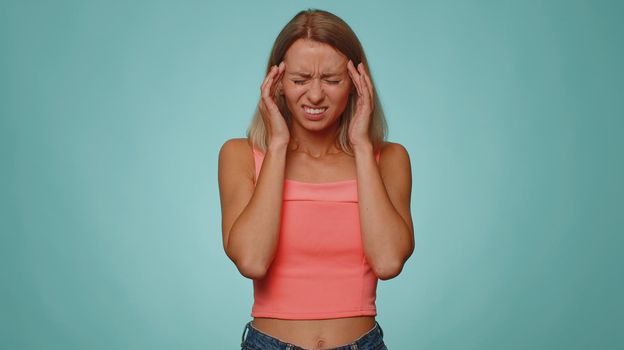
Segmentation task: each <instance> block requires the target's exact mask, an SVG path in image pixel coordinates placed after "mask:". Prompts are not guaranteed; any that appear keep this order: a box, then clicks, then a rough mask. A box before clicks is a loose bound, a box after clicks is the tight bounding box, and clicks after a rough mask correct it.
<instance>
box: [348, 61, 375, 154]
mask: <svg viewBox="0 0 624 350" xmlns="http://www.w3.org/2000/svg"><path fill="white" fill-rule="evenodd" d="M347 70H348V71H349V76H350V77H351V82H352V83H353V84H354V85H355V89H356V90H357V98H356V108H355V113H354V114H353V118H352V119H351V123H350V125H349V141H351V145H352V146H353V147H356V146H359V145H366V144H370V143H371V140H370V136H369V134H368V129H369V126H370V121H371V116H372V114H373V110H374V109H375V99H374V95H373V83H372V82H371V80H370V77H369V76H368V73H366V70H365V69H364V63H360V64H358V67H357V69H356V68H355V66H354V65H353V62H352V61H351V60H349V62H347Z"/></svg>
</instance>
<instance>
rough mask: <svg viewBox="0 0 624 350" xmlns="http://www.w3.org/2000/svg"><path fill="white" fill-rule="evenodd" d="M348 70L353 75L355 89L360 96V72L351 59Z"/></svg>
mask: <svg viewBox="0 0 624 350" xmlns="http://www.w3.org/2000/svg"><path fill="white" fill-rule="evenodd" d="M347 70H348V71H349V76H350V77H351V81H352V82H353V85H355V89H356V90H357V93H358V96H362V91H361V90H360V81H359V79H358V76H359V74H358V72H357V70H356V69H355V66H354V65H353V62H351V60H349V62H347Z"/></svg>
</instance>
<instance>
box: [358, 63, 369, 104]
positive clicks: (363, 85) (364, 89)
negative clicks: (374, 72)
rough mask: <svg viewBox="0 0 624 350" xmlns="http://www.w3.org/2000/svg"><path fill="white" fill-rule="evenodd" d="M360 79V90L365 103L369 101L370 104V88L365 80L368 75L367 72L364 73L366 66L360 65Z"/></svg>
mask: <svg viewBox="0 0 624 350" xmlns="http://www.w3.org/2000/svg"><path fill="white" fill-rule="evenodd" d="M358 73H359V74H358V78H359V80H360V85H361V86H360V88H361V90H362V96H363V97H364V99H365V100H364V101H368V102H369V103H370V92H369V89H368V86H366V85H367V84H366V80H365V79H364V75H365V74H366V72H365V71H364V64H363V63H360V64H358Z"/></svg>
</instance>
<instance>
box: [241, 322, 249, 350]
mask: <svg viewBox="0 0 624 350" xmlns="http://www.w3.org/2000/svg"><path fill="white" fill-rule="evenodd" d="M248 327H249V322H248V323H246V324H245V329H243V335H242V336H241V346H243V344H245V333H247V331H248V330H249V328H248Z"/></svg>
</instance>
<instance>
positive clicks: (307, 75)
mask: <svg viewBox="0 0 624 350" xmlns="http://www.w3.org/2000/svg"><path fill="white" fill-rule="evenodd" d="M288 74H290V75H298V76H300V77H303V78H311V77H312V74H310V73H306V72H290V73H288ZM341 74H342V72H329V73H325V74H321V78H327V77H335V76H338V75H341Z"/></svg>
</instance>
